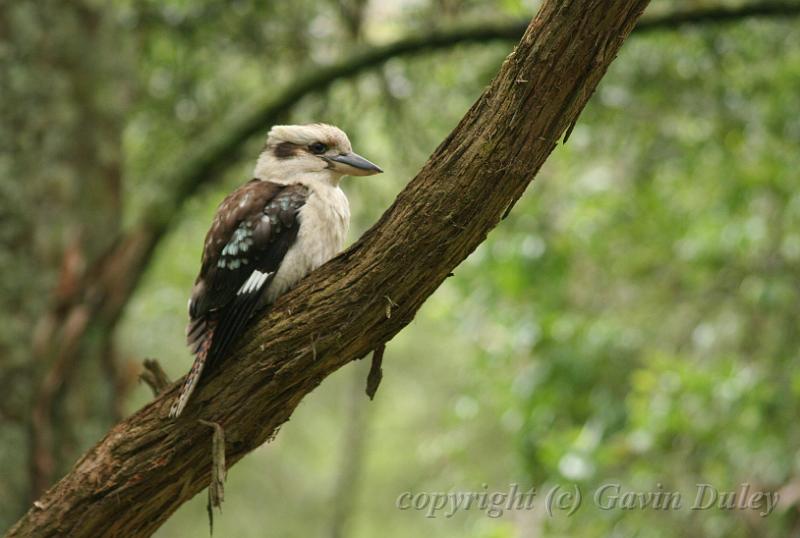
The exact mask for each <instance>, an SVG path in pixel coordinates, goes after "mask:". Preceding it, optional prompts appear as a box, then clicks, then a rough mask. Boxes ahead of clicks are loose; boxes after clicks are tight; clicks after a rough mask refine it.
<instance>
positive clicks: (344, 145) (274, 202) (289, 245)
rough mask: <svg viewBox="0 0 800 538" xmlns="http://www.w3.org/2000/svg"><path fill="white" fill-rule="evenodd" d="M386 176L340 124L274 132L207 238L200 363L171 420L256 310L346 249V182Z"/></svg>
mask: <svg viewBox="0 0 800 538" xmlns="http://www.w3.org/2000/svg"><path fill="white" fill-rule="evenodd" d="M380 172H382V170H381V169H380V168H378V166H376V165H374V164H373V163H371V162H369V161H368V160H366V159H365V158H363V157H361V156H360V155H358V154H356V153H353V149H352V147H351V146H350V141H349V140H348V139H347V135H345V134H344V132H342V131H341V130H340V129H338V128H336V127H333V126H331V125H325V124H321V123H317V124H312V125H280V126H275V127H273V128H272V129H271V130H270V132H269V134H268V135H267V143H266V146H265V147H264V150H263V151H262V152H261V155H260V156H259V158H258V162H257V163H256V167H255V172H254V174H253V175H254V176H255V178H254V179H252V180H251V181H250V182H248V183H246V184H244V185H242V186H241V187H239V188H238V189H236V190H235V191H234V192H233V193H232V194H230V195H229V196H228V197H227V198H225V200H223V201H222V203H221V204H220V205H219V208H218V209H217V214H216V216H215V217H214V222H213V223H212V225H211V229H210V230H209V231H208V234H207V235H206V239H205V245H204V248H203V257H202V265H201V267H200V274H199V275H198V276H197V279H196V280H195V284H194V288H193V289H192V295H191V299H190V300H189V325H188V327H187V329H186V335H187V336H186V339H187V343H188V345H189V347H190V349H191V351H192V353H193V354H194V357H195V359H194V364H193V365H192V369H191V371H190V372H189V375H188V376H187V377H186V381H185V382H184V384H183V387H182V388H181V392H180V395H179V396H178V398H177V400H176V401H175V403H174V404H173V405H172V408H171V409H170V417H172V418H175V417H178V416H179V415H180V414H181V412H182V411H183V409H184V407H185V406H186V404H187V402H188V401H189V397H190V396H191V395H192V392H193V391H194V389H195V387H196V386H197V382H198V381H199V380H200V375H201V373H202V372H203V367H204V366H205V364H206V363H208V362H209V361H211V360H214V359H215V358H216V357H220V356H222V355H224V354H225V353H226V352H227V351H228V350H229V349H230V346H231V344H232V343H233V342H234V341H235V340H236V338H237V337H238V336H239V335H240V334H241V333H242V332H243V330H244V328H245V326H246V324H247V323H248V321H249V320H250V319H251V317H252V316H253V314H254V313H255V312H256V311H258V310H259V309H260V308H262V307H264V306H266V305H268V304H270V303H272V302H273V301H274V300H275V299H276V298H277V297H278V296H279V295H280V294H282V293H284V292H285V291H286V290H288V289H289V288H291V287H292V286H293V285H294V284H295V283H296V282H297V281H298V280H300V279H301V278H303V277H304V276H305V275H307V274H308V273H309V272H311V271H312V270H314V269H316V268H317V267H319V266H320V265H322V264H323V263H325V262H326V261H328V260H329V259H331V258H332V257H333V256H335V255H336V254H337V253H338V252H339V251H340V250H341V249H342V247H343V246H344V240H345V236H346V235H347V229H348V227H349V224H350V207H349V204H348V202H347V197H346V196H345V195H344V192H342V190H341V189H340V188H339V180H340V179H341V178H342V176H370V175H373V174H378V173H380Z"/></svg>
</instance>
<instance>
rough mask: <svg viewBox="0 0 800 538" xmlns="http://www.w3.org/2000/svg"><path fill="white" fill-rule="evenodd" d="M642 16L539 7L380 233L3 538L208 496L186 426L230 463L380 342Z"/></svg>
mask: <svg viewBox="0 0 800 538" xmlns="http://www.w3.org/2000/svg"><path fill="white" fill-rule="evenodd" d="M646 5H647V1H646V0H624V1H620V2H614V3H613V4H608V3H607V2H598V1H596V0H574V1H567V2H565V1H562V0H553V1H549V2H546V3H545V4H544V5H543V6H542V8H541V10H540V13H539V14H538V15H537V17H536V18H535V19H534V21H533V22H532V23H531V25H530V26H529V28H528V30H527V31H526V33H525V35H524V36H523V38H522V41H521V42H520V44H519V45H518V47H517V49H516V50H515V51H514V52H513V53H512V54H511V55H509V56H508V58H507V60H506V61H505V62H504V64H503V66H502V69H501V71H500V73H499V74H498V75H497V77H496V78H495V80H494V81H493V82H492V84H491V86H490V87H489V88H488V89H487V90H486V92H485V93H484V94H483V95H482V96H481V97H480V99H479V100H478V101H477V102H476V103H475V104H474V105H473V107H472V108H471V109H470V111H469V112H468V113H467V114H466V116H465V117H464V119H463V120H462V121H461V122H460V124H459V125H458V127H457V128H456V129H455V130H454V131H453V132H452V133H451V134H450V136H448V137H447V139H446V140H445V141H444V142H443V143H442V144H441V145H440V146H439V148H438V149H437V150H436V151H435V153H434V154H433V156H432V157H431V159H430V160H429V161H428V163H427V164H426V165H425V167H424V168H423V169H422V170H421V171H420V173H419V174H418V176H417V177H416V178H415V179H414V180H413V181H411V183H410V184H409V185H408V186H407V188H406V189H405V190H404V191H403V192H402V193H401V194H400V195H399V196H398V198H397V200H396V201H395V203H394V204H393V205H392V207H391V208H390V209H389V210H388V211H387V212H386V213H385V214H384V215H383V217H382V218H381V219H380V221H379V222H378V223H377V224H376V225H375V226H374V227H373V228H372V229H371V230H370V231H369V232H367V233H366V234H365V235H364V237H362V238H361V240H359V241H358V242H357V243H356V244H355V245H354V246H353V247H352V248H350V249H349V250H348V251H346V252H345V253H343V254H342V255H340V256H338V257H337V258H336V259H334V260H332V261H331V262H330V263H328V264H326V265H325V266H324V267H323V268H321V269H320V270H318V271H316V272H315V273H314V274H313V275H312V276H310V277H309V278H307V279H305V280H304V281H303V282H301V283H300V285H299V286H298V287H297V288H295V289H294V290H293V291H291V292H289V293H287V294H286V295H285V296H284V297H282V298H281V299H280V300H279V301H278V302H277V303H276V305H275V306H274V307H273V308H272V309H271V310H270V311H269V312H268V313H267V314H266V315H265V316H264V318H263V319H262V320H260V321H259V322H258V323H257V324H256V325H255V327H253V328H252V329H251V332H250V334H249V335H248V336H250V338H244V339H243V345H240V346H239V348H238V349H237V350H236V352H235V353H234V354H233V356H232V357H230V358H229V359H228V360H225V361H222V362H221V364H219V365H215V366H216V367H215V368H214V369H213V371H211V372H210V375H208V376H207V378H206V380H205V382H204V384H203V385H202V386H201V388H200V389H199V390H198V391H197V393H196V395H195V398H194V401H193V403H192V404H191V405H190V406H189V408H188V409H187V411H186V413H185V414H184V415H183V416H182V417H181V419H180V420H178V421H177V422H170V421H168V420H166V419H165V417H166V413H167V410H168V408H169V405H170V402H171V400H172V398H173V397H174V396H175V394H176V392H177V385H176V386H174V387H173V388H172V389H171V390H169V391H168V392H167V393H165V394H164V395H162V396H161V397H159V398H157V399H156V400H155V401H153V402H152V403H150V404H148V405H147V406H145V407H144V408H143V409H141V410H140V411H139V412H137V413H136V414H134V415H133V416H132V417H130V418H129V419H127V420H125V421H124V422H121V423H120V424H118V425H117V426H115V427H114V428H113V429H112V430H111V431H110V432H109V433H108V435H106V437H105V438H104V439H103V440H102V441H100V442H99V443H98V444H97V445H96V446H95V447H94V448H93V449H91V450H90V451H89V452H88V453H87V454H86V455H84V456H83V458H81V460H80V461H78V463H77V464H76V466H75V467H74V468H73V470H72V471H71V472H70V473H69V474H68V475H67V476H66V477H64V478H63V479H62V480H61V481H60V482H59V483H58V484H56V485H55V486H54V487H53V488H51V489H50V490H49V491H48V492H47V493H46V494H45V495H44V496H43V497H42V498H41V499H40V500H38V501H37V502H36V503H35V504H34V506H33V507H32V508H31V509H30V510H29V512H28V513H27V514H26V515H25V516H24V517H23V519H22V520H20V521H19V522H18V523H17V525H15V526H14V527H13V528H12V529H11V531H10V533H9V536H31V535H35V536H54V535H64V534H67V535H70V536H98V535H116V534H123V533H124V534H125V535H126V536H147V535H150V534H151V533H152V532H153V531H154V530H155V529H157V528H158V527H159V525H160V524H161V523H162V522H163V521H165V520H166V519H167V518H168V517H169V515H170V514H171V513H172V512H174V511H175V510H176V509H177V508H178V506H180V505H181V504H182V503H183V502H185V501H186V500H188V499H189V498H191V497H192V496H193V495H194V494H196V493H197V492H198V491H200V490H202V489H203V488H204V487H205V486H206V485H207V484H208V480H209V471H210V458H211V449H210V441H211V437H210V436H211V431H210V429H209V428H207V427H203V426H200V425H198V423H197V420H198V419H199V418H201V417H202V418H203V419H206V420H210V421H213V422H216V423H218V424H220V425H222V426H223V427H224V428H225V432H226V445H227V461H229V462H230V463H236V462H237V461H238V460H239V459H241V458H242V457H243V456H244V455H245V454H246V453H247V452H249V451H250V450H253V449H254V448H256V447H258V446H259V445H261V444H262V443H263V442H264V441H266V440H268V439H269V438H270V437H271V436H273V435H275V433H276V431H277V428H278V427H279V426H280V425H281V424H282V423H283V422H285V421H286V420H288V418H289V416H290V415H291V413H292V411H293V410H294V408H295V407H296V406H297V404H298V403H299V402H300V400H301V399H302V398H303V396H305V394H307V393H308V392H310V391H311V390H313V389H314V388H315V387H316V386H317V385H318V384H319V383H320V382H321V381H322V379H324V378H325V377H326V376H327V375H329V374H330V373H331V372H333V371H335V370H336V369H338V368H339V367H341V366H343V365H344V364H346V363H347V362H349V361H351V360H354V359H357V358H360V357H363V356H364V355H365V354H367V353H368V352H369V351H370V350H372V349H373V348H375V347H376V346H377V345H379V344H380V343H383V342H386V341H388V340H389V339H390V338H391V337H392V336H393V335H394V334H396V333H397V332H398V331H399V330H400V329H402V328H403V327H404V326H405V325H407V324H408V323H409V322H410V321H411V319H412V318H413V316H414V314H415V312H416V311H417V309H418V308H419V307H420V306H421V305H422V303H423V302H424V301H425V299H426V298H427V297H428V296H430V294H432V293H433V292H434V291H435V290H436V288H437V287H438V286H439V285H440V284H441V282H442V281H443V280H444V279H445V278H447V276H448V274H449V273H450V272H451V271H452V270H453V268H454V267H455V266H456V265H458V264H459V263H460V262H461V261H462V260H463V259H464V258H466V256H468V255H469V253H470V252H472V251H473V250H474V249H475V248H476V247H477V246H478V245H479V244H480V243H481V242H482V241H483V240H484V239H485V238H486V234H487V233H488V232H489V231H490V230H491V229H492V228H493V227H494V226H496V225H497V223H498V222H499V221H500V219H501V217H502V215H503V214H504V213H506V212H508V211H509V210H510V209H511V207H512V206H513V204H514V203H515V201H516V200H517V199H518V198H519V196H521V194H522V192H523V191H524V189H525V187H526V186H527V185H528V183H529V182H530V181H531V180H532V179H533V176H534V175H535V173H536V172H537V170H538V169H539V167H540V166H541V165H542V163H543V162H544V161H545V159H546V158H547V156H548V155H549V154H550V152H551V151H552V150H553V148H554V147H555V146H556V144H557V141H558V140H559V139H560V138H561V136H562V135H563V134H564V133H565V132H567V133H568V132H569V129H570V128H571V126H572V125H574V123H575V122H576V121H577V117H578V114H579V113H580V111H581V110H582V108H583V107H584V105H585V104H586V101H587V100H588V99H589V96H590V95H591V94H592V92H593V90H594V88H595V87H596V85H597V83H598V82H599V80H600V78H601V77H602V76H603V74H604V73H605V71H606V69H607V67H608V65H609V64H610V63H611V61H612V60H613V58H614V57H615V55H616V53H617V51H618V49H619V47H620V46H621V45H622V42H623V41H624V39H625V38H626V37H627V36H628V34H629V33H630V31H631V30H632V29H633V26H634V24H635V23H636V20H637V19H638V17H639V16H640V15H641V13H642V11H643V9H644V8H645V6H646ZM220 366H222V367H220Z"/></svg>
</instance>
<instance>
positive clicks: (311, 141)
mask: <svg viewBox="0 0 800 538" xmlns="http://www.w3.org/2000/svg"><path fill="white" fill-rule="evenodd" d="M381 172H383V170H381V169H380V168H379V167H378V166H377V165H375V164H373V163H371V162H369V161H368V160H366V159H365V158H364V157H362V156H360V155H358V154H357V153H354V152H353V148H352V146H350V140H348V138H347V135H346V134H344V131H342V130H341V129H339V128H338V127H334V126H333V125H326V124H324V123H313V124H308V125H276V126H275V127H273V128H272V129H271V130H270V132H269V134H268V135H267V144H266V146H265V147H264V151H262V152H261V156H260V157H259V158H258V164H256V171H255V175H256V177H258V178H260V179H266V180H270V181H278V182H289V181H294V180H296V179H300V177H301V176H302V177H309V178H310V177H316V178H317V179H321V180H323V181H327V182H329V183H332V184H334V185H336V184H338V182H339V179H340V178H341V177H342V176H371V175H373V174H380V173H381Z"/></svg>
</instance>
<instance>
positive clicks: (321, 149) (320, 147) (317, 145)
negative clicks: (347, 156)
mask: <svg viewBox="0 0 800 538" xmlns="http://www.w3.org/2000/svg"><path fill="white" fill-rule="evenodd" d="M308 149H310V150H311V153H313V154H315V155H321V154H323V153H325V152H326V151H328V146H326V145H325V144H323V143H322V142H314V143H313V144H311V145H310V146H308Z"/></svg>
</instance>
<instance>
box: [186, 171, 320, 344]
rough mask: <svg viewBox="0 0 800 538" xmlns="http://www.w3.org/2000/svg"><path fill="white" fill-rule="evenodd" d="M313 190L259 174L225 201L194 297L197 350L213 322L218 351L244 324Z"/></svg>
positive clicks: (192, 328)
mask: <svg viewBox="0 0 800 538" xmlns="http://www.w3.org/2000/svg"><path fill="white" fill-rule="evenodd" d="M307 195H308V190H307V188H306V187H304V186H302V185H299V184H295V185H280V184H277V183H271V182H266V181H260V180H253V181H250V182H249V183H247V184H245V185H243V186H242V187H240V188H239V189H237V190H236V191H234V192H233V193H232V194H230V195H229V196H228V197H227V198H226V199H225V200H224V201H223V202H222V204H220V206H219V209H218V210H217V214H216V216H215V217H214V222H213V224H212V226H211V229H210V230H209V232H208V235H207V236H206V241H205V247H204V250H203V260H202V266H201V269H200V274H199V275H198V276H197V280H196V281H195V286H194V289H193V290H192V298H191V300H190V303H189V315H190V318H191V321H190V324H189V328H188V341H189V345H190V346H192V347H193V351H195V352H196V348H197V347H198V346H199V345H200V344H201V342H200V341H199V340H200V339H199V338H198V337H199V336H200V335H201V334H202V333H203V332H206V331H204V330H202V329H204V328H205V327H203V326H205V325H207V324H208V322H212V321H213V322H214V324H215V325H216V330H215V331H214V333H215V334H214V336H213V340H214V343H213V345H212V346H211V355H212V356H215V355H217V354H219V353H222V352H224V350H225V348H226V347H227V346H228V345H229V344H230V343H231V341H232V340H233V339H234V338H235V337H236V336H237V334H238V333H239V332H241V330H242V329H243V328H244V325H245V324H246V323H247V321H248V320H249V318H250V316H251V315H252V311H253V309H254V308H255V306H256V303H257V302H258V298H259V297H261V294H262V292H263V290H265V289H266V288H267V287H268V286H269V284H270V282H271V281H272V278H273V277H274V275H275V273H276V272H277V270H278V268H279V267H280V264H281V262H282V261H283V257H284V256H285V255H286V252H287V251H288V250H289V248H290V247H291V245H292V244H293V243H294V241H295V238H296V237H297V231H298V229H299V222H298V221H297V215H298V212H299V211H300V208H301V207H302V206H303V204H304V203H305V200H306V196H307Z"/></svg>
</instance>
